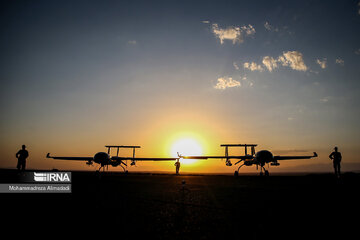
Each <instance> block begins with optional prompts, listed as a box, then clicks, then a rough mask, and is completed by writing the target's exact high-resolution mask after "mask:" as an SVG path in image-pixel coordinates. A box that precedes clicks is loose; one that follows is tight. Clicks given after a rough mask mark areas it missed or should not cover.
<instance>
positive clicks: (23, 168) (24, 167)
mask: <svg viewBox="0 0 360 240" xmlns="http://www.w3.org/2000/svg"><path fill="white" fill-rule="evenodd" d="M25 169H26V160H23V161H22V165H21V171H25Z"/></svg>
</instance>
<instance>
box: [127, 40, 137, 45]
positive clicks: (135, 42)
mask: <svg viewBox="0 0 360 240" xmlns="http://www.w3.org/2000/svg"><path fill="white" fill-rule="evenodd" d="M128 44H130V45H136V44H137V41H136V40H129V41H128Z"/></svg>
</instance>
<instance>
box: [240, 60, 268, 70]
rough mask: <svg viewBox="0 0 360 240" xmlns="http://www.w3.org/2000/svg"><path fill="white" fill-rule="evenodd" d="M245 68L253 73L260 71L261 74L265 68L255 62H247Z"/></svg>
mask: <svg viewBox="0 0 360 240" xmlns="http://www.w3.org/2000/svg"><path fill="white" fill-rule="evenodd" d="M244 68H247V69H249V70H250V71H252V72H253V71H260V72H262V71H264V68H263V67H262V66H261V65H259V64H256V63H255V62H251V63H248V62H246V63H244Z"/></svg>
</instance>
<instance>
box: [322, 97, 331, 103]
mask: <svg viewBox="0 0 360 240" xmlns="http://www.w3.org/2000/svg"><path fill="white" fill-rule="evenodd" d="M329 100H330V97H329V96H327V97H323V98H321V99H320V102H322V103H327V102H328V101H329Z"/></svg>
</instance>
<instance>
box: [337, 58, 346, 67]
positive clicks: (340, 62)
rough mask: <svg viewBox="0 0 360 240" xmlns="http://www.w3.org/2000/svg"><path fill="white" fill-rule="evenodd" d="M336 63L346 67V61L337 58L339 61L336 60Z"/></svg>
mask: <svg viewBox="0 0 360 240" xmlns="http://www.w3.org/2000/svg"><path fill="white" fill-rule="evenodd" d="M335 63H336V64H339V65H341V66H344V65H345V62H344V60H343V59H341V58H337V59H335Z"/></svg>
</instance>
